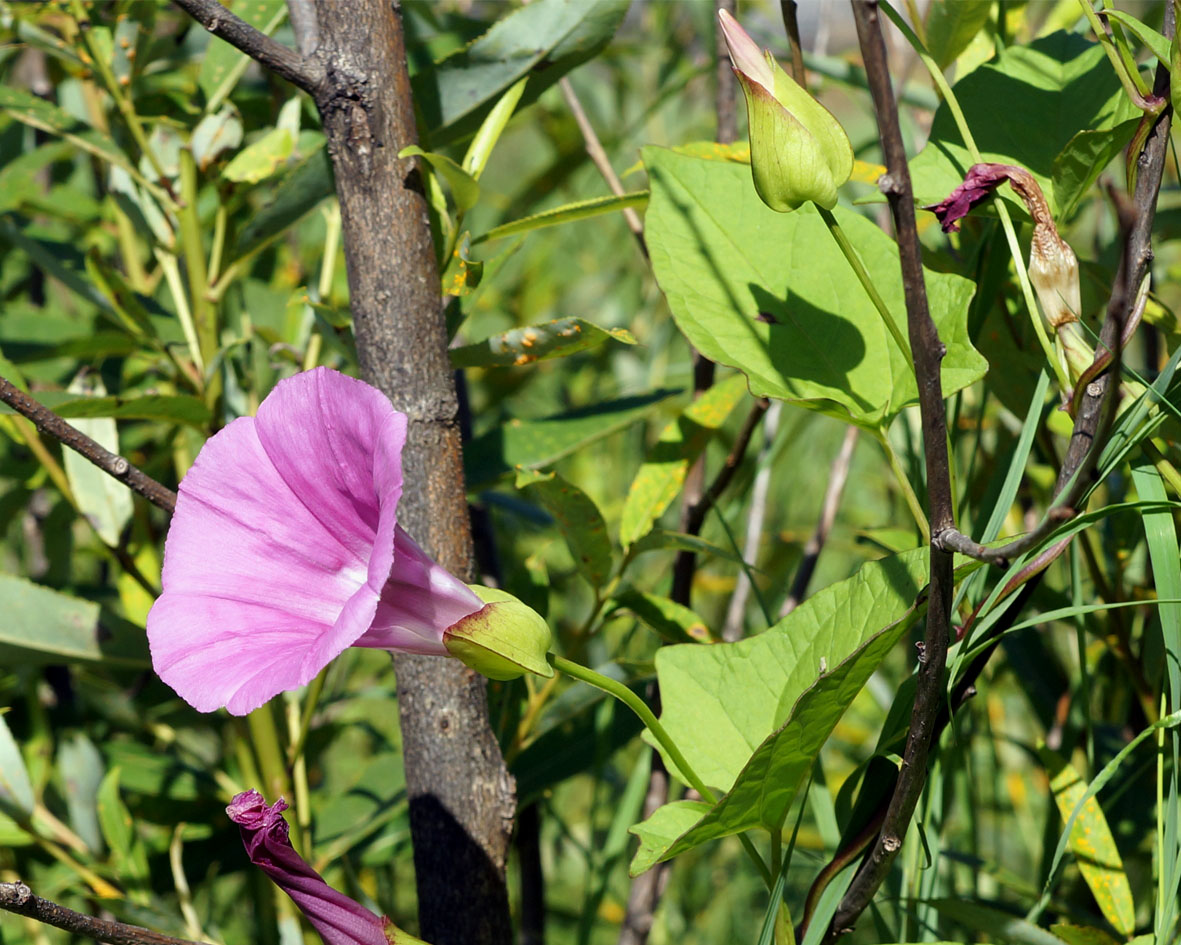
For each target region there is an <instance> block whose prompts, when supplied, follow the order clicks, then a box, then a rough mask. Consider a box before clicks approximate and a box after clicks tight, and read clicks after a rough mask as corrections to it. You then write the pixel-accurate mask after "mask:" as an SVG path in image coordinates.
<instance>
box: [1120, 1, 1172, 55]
mask: <svg viewBox="0 0 1181 945" xmlns="http://www.w3.org/2000/svg"><path fill="white" fill-rule="evenodd" d="M1103 14H1104V16H1109V17H1111V18H1112V19H1114V20H1118V21H1119V22H1120V23H1122V24H1123V25H1124V26H1126V27H1127V28H1128V29H1129V30H1131V32H1132V35H1134V36H1135V37H1136V38H1137V39H1138V40H1140V42H1142V43H1143V44H1144V45H1145V46H1147V47H1148V49H1149V51H1150V52H1151V53H1152V54H1153V55H1154V56H1156V58H1157V61H1158V62H1168V61H1169V58H1170V53H1171V51H1172V50H1171V43H1170V42H1169V38H1168V37H1166V36H1162V35H1161V33H1160V32H1159V31H1157V30H1154V29H1153V28H1152V27H1151V26H1149V25H1148V24H1147V23H1143V22H1141V21H1140V20H1138V19H1136V18H1135V17H1134V16H1132V14H1130V13H1125V12H1124V11H1123V10H1114V9H1107V10H1104V11H1103Z"/></svg>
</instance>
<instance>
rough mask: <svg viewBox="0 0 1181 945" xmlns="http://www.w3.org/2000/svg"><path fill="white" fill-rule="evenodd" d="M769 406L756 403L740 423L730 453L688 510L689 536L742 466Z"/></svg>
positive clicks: (702, 521)
mask: <svg viewBox="0 0 1181 945" xmlns="http://www.w3.org/2000/svg"><path fill="white" fill-rule="evenodd" d="M770 406H771V401H769V400H766V399H763V400H759V401H756V403H755V405H754V406H753V407H751V408H750V412H749V413H748V414H747V415H746V419H745V420H743V421H742V426H741V427H740V428H739V430H738V433H737V434H736V435H735V437H734V445H733V446H731V447H730V452H729V454H728V455H727V456H726V459H725V461H724V462H723V463H722V468H721V469H719V470H718V474H717V475H716V476H715V477H714V480H713V482H711V483H710V484H709V488H708V489H706V490H705V492H704V493H703V494H702V496H701V499H700V500H699V501H698V502H697V503H696V504H695V505H694V506H693V507H692V508H691V509H690V510H689V516H688V527H687V528H686V531H687V532H688V533H689V534H690V535H696V534H698V533H699V532H700V531H701V526H702V525H703V524H705V516H706V514H707V513H708V512H709V510H710V509H712V508H713V507H714V505H716V504H717V501H718V499H720V498H721V497H722V493H723V492H725V491H726V487H727V486H729V485H730V482H731V480H732V479H733V478H734V474H735V473H737V472H738V467H739V466H740V465H742V460H743V458H745V456H746V450H747V448H748V447H749V446H750V438H751V437H752V436H754V432H755V430H757V429H758V426H759V423H760V422H761V421H762V419H763V416H764V415H765V414H766V413H767V408H768V407H770Z"/></svg>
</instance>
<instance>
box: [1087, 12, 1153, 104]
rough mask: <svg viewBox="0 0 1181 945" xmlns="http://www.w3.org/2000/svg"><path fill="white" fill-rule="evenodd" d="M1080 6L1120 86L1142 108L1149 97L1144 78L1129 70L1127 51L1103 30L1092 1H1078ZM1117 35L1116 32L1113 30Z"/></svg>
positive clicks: (1138, 73) (1137, 72)
mask: <svg viewBox="0 0 1181 945" xmlns="http://www.w3.org/2000/svg"><path fill="white" fill-rule="evenodd" d="M1078 2H1079V6H1080V7H1082V8H1083V15H1084V16H1085V17H1086V18H1087V22H1088V23H1089V24H1090V26H1091V30H1092V32H1094V34H1095V38H1096V39H1097V40H1099V45H1100V46H1102V47H1103V52H1105V53H1106V54H1107V58H1108V60H1109V61H1110V62H1111V67H1112V68H1113V69H1114V70H1115V74H1116V75H1117V76H1118V77H1119V81H1120V85H1122V86H1123V87H1124V92H1125V93H1127V96H1128V98H1129V99H1131V101H1132V104H1133V105H1135V106H1136V107H1137V108H1140V107H1141V106H1142V105H1143V103H1144V99H1145V98H1147V97H1148V92H1149V90H1148V85H1147V84H1146V83H1145V82H1144V77H1143V76H1142V75H1140V72H1139V70H1138V69H1136V68H1135V66H1133V67H1132V68H1130V69H1129V67H1128V63H1127V61H1126V60H1125V58H1124V56H1121V55H1120V53H1121V52H1123V53H1124V55H1126V51H1125V50H1121V49H1117V48H1116V46H1115V44H1114V43H1113V42H1112V40H1111V37H1110V36H1108V35H1107V30H1105V29H1104V28H1103V24H1102V23H1100V22H1099V17H1098V16H1097V15H1096V13H1095V9H1094V7H1092V6H1091V0H1078ZM1112 33H1113V34H1114V33H1115V30H1112Z"/></svg>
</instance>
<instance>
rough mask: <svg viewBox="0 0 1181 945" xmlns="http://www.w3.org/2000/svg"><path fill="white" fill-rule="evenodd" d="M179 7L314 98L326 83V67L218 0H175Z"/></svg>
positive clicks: (221, 37)
mask: <svg viewBox="0 0 1181 945" xmlns="http://www.w3.org/2000/svg"><path fill="white" fill-rule="evenodd" d="M172 2H173V3H174V4H176V6H178V7H180V8H181V9H182V10H184V11H185V12H186V13H187V14H188V15H189V16H191V17H192V18H193V19H194V20H196V21H197V22H198V23H200V24H201V25H202V26H204V27H205V29H207V30H209V32H210V33H212V34H213V35H214V36H216V37H218V38H219V39H224V40H225V41H226V42H227V43H229V44H230V45H231V46H233V47H235V48H236V49H240V50H241V51H242V52H244V53H246V55H248V56H249V57H250V58H251V59H253V60H255V61H256V62H258V63H259V64H260V65H263V66H265V67H266V68H268V69H270V70H271V72H273V73H275V75H277V76H279V77H280V78H283V79H286V80H287V81H288V82H290V83H291V84H292V85H294V86H296V87H297V88H301V89H303V90H304V91H305V92H307V93H308V94H309V95H311V96H312V97H313V98H314V97H315V95H316V93H317V92H318V91H319V88H320V85H321V84H322V83H323V82H324V76H325V72H324V66H323V64H322V63H320V62H318V61H317V60H315V59H311V58H308V57H305V56H301V55H300V54H299V53H297V52H296V51H295V50H294V49H290V48H288V47H287V46H284V45H283V44H282V43H280V42H279V41H278V40H275V39H271V37H269V36H268V35H267V34H266V33H264V32H262V31H261V30H257V29H255V28H254V27H253V26H251V25H250V24H249V23H247V22H246V21H245V20H243V19H241V18H239V17H237V16H235V15H234V14H233V13H231V12H230V11H229V10H227V9H226V8H225V7H224V6H222V5H221V4H220V3H218V2H217V0H172Z"/></svg>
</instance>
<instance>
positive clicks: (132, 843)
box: [97, 767, 151, 905]
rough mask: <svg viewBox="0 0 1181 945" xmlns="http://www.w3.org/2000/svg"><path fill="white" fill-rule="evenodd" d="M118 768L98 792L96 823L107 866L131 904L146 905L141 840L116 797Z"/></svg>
mask: <svg viewBox="0 0 1181 945" xmlns="http://www.w3.org/2000/svg"><path fill="white" fill-rule="evenodd" d="M120 770H121V769H119V768H118V767H115V768H112V769H111V770H110V771H108V772H107V774H106V776H105V777H104V778H103V780H102V784H101V785H100V786H99V789H98V798H97V805H98V822H99V826H100V827H101V828H102V833H103V838H104V839H105V840H106V841H107V847H108V848H109V849H110V851H111V865H112V866H113V867H114V868H115V873H116V875H117V876H118V877H119V880H120V882H122V883H123V884H124V885H125V886H126V887H128V890H129V892H130V898H131V899H132V900H133V901H134V902H138V903H140V904H141V905H146V904H147V903H148V902H149V898H150V897H149V895H148V881H149V878H150V875H151V874H150V873H149V871H148V857H147V853H146V851H145V850H144V844H143V840H141V839H140V837H139V833H138V832H137V831H136V829H135V821H134V820H132V817H131V811H129V810H128V809H127V805H126V804H124V803H123V799H122V798H121V797H120V796H119V776H120Z"/></svg>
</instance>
